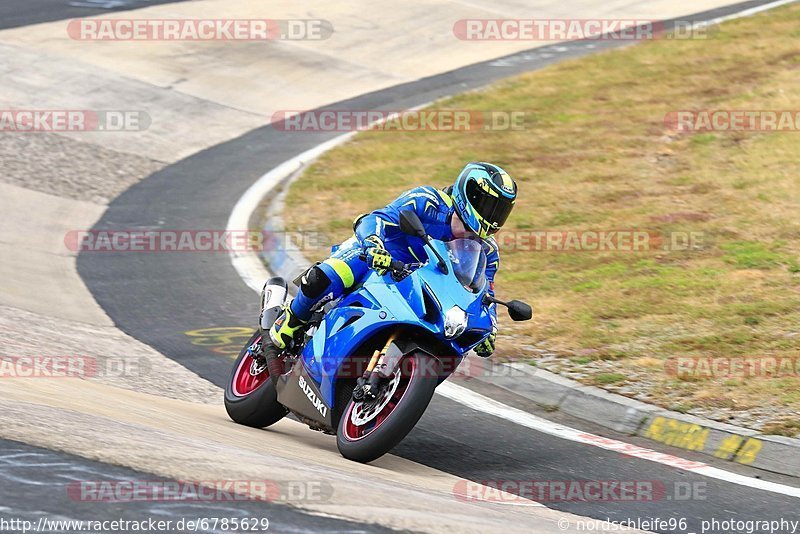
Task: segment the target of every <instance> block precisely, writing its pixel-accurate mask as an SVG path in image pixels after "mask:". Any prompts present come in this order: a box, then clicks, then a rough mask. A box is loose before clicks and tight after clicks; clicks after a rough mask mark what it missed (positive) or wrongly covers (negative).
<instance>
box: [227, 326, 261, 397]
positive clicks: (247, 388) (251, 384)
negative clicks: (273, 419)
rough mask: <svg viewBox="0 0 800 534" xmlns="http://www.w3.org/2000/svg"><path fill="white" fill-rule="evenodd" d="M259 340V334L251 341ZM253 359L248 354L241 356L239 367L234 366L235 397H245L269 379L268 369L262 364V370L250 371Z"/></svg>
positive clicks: (252, 367) (252, 366)
mask: <svg viewBox="0 0 800 534" xmlns="http://www.w3.org/2000/svg"><path fill="white" fill-rule="evenodd" d="M259 341H261V336H259V337H257V338H256V339H255V340H254V341H253V343H258V342H259ZM255 363H256V362H255V360H254V359H253V357H252V356H250V355H249V354H247V355H245V357H244V358H242V361H240V362H239V367H237V368H236V374H234V375H233V384H232V386H233V394H234V395H236V396H237V397H246V396H248V395H249V394H251V393H252V392H254V391H255V390H257V389H258V388H259V387H261V385H262V384H263V383H264V382H266V381H267V380H269V370H268V369H267V366H266V365H264V366H263V370H261V372H259V373H257V374H255V375H254V374H252V373H251V372H250V371H251V369H254V364H255Z"/></svg>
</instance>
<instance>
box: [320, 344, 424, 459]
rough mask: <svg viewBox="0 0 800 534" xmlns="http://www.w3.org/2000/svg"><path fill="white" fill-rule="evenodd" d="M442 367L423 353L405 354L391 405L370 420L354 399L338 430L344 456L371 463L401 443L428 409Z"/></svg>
mask: <svg viewBox="0 0 800 534" xmlns="http://www.w3.org/2000/svg"><path fill="white" fill-rule="evenodd" d="M438 368H439V367H438V362H437V361H436V360H435V359H434V358H432V357H431V356H428V355H427V354H424V353H422V352H417V353H414V354H411V355H408V356H405V357H403V359H402V360H401V361H400V365H399V366H398V373H399V375H397V378H399V382H398V385H397V387H396V389H394V390H393V391H392V393H391V397H390V398H389V400H388V402H387V404H386V405H385V406H384V407H383V408H382V409H380V410H379V411H378V412H377V413H376V414H375V415H374V416H372V418H371V419H369V420H367V421H363V419H364V416H363V413H364V403H355V402H353V400H352V399H350V400H349V401H348V403H347V405H346V407H345V409H344V411H343V414H342V417H341V419H339V426H338V430H337V432H336V445H337V447H338V448H339V452H340V453H341V454H342V456H344V457H345V458H347V459H349V460H354V461H356V462H362V463H366V462H371V461H372V460H375V459H377V458H380V457H381V456H383V455H384V454H386V453H387V452H389V451H390V450H391V449H392V448H394V446H395V445H397V444H398V443H400V441H402V439H403V438H405V437H406V435H407V434H408V433H409V432H411V429H412V428H414V425H416V424H417V421H419V418H420V417H422V414H423V413H425V410H426V409H427V408H428V404H430V402H431V398H432V397H433V392H434V390H435V389H436V384H437V383H438V381H439V377H438ZM390 383H391V381H390ZM354 412H355V415H354Z"/></svg>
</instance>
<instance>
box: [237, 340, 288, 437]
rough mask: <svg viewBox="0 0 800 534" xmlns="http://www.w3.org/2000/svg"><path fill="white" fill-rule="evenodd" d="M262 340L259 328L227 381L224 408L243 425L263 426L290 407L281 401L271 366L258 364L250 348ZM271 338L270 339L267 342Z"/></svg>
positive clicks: (284, 414) (238, 358) (283, 413)
mask: <svg viewBox="0 0 800 534" xmlns="http://www.w3.org/2000/svg"><path fill="white" fill-rule="evenodd" d="M260 340H261V332H260V331H258V330H256V332H255V333H254V334H253V335H252V336H251V337H250V340H249V341H248V342H247V344H246V345H245V346H244V347H243V348H242V350H241V351H240V352H239V356H238V357H237V358H236V362H235V363H234V364H233V370H232V371H231V376H230V378H229V379H228V382H227V383H226V384H225V410H226V411H227V412H228V416H230V418H231V419H232V420H233V421H234V422H236V423H239V424H240V425H245V426H251V427H254V428H264V427H266V426H270V425H274V424H275V423H277V422H278V421H280V420H281V419H283V418H284V417H285V416H286V414H288V413H289V411H288V410H287V409H286V408H285V407H284V406H283V405H282V404H280V403H279V402H278V393H277V391H275V386H273V385H272V380H270V378H269V370H268V369H267V368H266V365H264V368H263V370H261V372H258V373H255V374H254V373H253V372H251V370H252V371H258V370H259V366H258V365H257V364H256V363H255V361H254V360H253V358H252V357H250V355H249V354H248V352H247V348H248V347H249V346H250V345H252V344H253V343H257V342H258V341H260ZM269 342H270V341H269V340H267V343H269Z"/></svg>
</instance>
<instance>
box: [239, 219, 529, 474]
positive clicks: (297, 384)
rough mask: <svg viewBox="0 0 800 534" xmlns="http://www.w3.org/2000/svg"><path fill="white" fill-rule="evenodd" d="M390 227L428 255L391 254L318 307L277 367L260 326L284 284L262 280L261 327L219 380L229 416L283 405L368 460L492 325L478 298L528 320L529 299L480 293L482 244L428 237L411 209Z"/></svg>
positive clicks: (272, 412)
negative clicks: (277, 370) (416, 258)
mask: <svg viewBox="0 0 800 534" xmlns="http://www.w3.org/2000/svg"><path fill="white" fill-rule="evenodd" d="M400 227H401V230H402V231H403V232H405V233H407V234H411V235H416V236H418V237H420V238H422V239H424V240H425V242H426V251H427V253H428V261H427V262H425V263H417V264H404V263H402V262H393V263H392V266H391V269H390V271H389V272H388V273H387V274H385V275H383V276H381V275H379V274H378V273H376V272H374V271H373V272H371V273H370V274H368V275H367V276H366V278H365V279H364V280H363V282H362V283H361V284H360V285H358V286H356V287H354V288H353V289H352V290H351V291H350V292H349V293H347V294H345V295H344V296H342V297H341V298H340V299H338V300H337V301H335V302H331V303H329V304H328V305H326V307H325V309H324V310H322V311H320V312H318V313H317V314H315V316H314V317H313V318H312V320H311V323H310V326H309V328H308V330H307V331H306V332H305V333H304V334H303V336H302V337H303V339H296V340H295V342H294V343H293V344H292V345H291V346H290V347H289V348H288V349H287V350H286V351H284V353H283V354H282V355H281V356H280V358H281V362H282V363H283V369H284V373H283V374H280V375H279V376H270V373H269V369H268V365H267V362H266V361H265V358H264V357H263V356H262V351H261V344H262V342H264V341H262V334H261V333H262V332H267V331H268V329H269V327H270V326H271V325H272V323H273V322H274V321H275V319H276V318H277V316H278V314H279V313H280V308H281V306H282V305H283V304H284V302H285V301H286V298H287V289H288V286H287V284H286V282H285V281H284V280H283V279H282V278H272V279H270V280H269V281H268V282H267V283H266V284H265V286H264V290H263V291H262V295H261V305H262V314H261V328H260V329H259V330H258V331H256V333H255V334H253V337H252V338H251V339H250V340H249V342H248V344H247V345H246V346H245V347H244V348H243V349H242V351H241V352H240V354H239V356H238V358H237V359H236V362H235V364H234V366H233V371H232V373H231V377H230V380H228V383H227V386H226V388H225V408H226V409H227V412H228V415H229V416H230V417H231V419H233V420H234V421H235V422H237V423H240V424H243V425H247V426H252V427H257V428H263V427H266V426H269V425H272V424H274V423H276V422H277V421H279V420H280V419H282V418H283V417H285V416H286V415H288V414H289V413H290V412H291V413H292V414H293V415H294V416H295V417H296V418H297V419H299V420H300V421H301V422H303V423H305V424H307V425H308V426H309V427H310V428H312V429H314V430H321V431H323V432H326V433H328V434H336V437H337V445H338V447H339V452H341V454H342V455H343V456H344V457H345V458H349V459H351V460H355V461H358V462H369V461H372V460H374V459H376V458H379V457H380V456H382V455H384V454H386V453H387V452H389V450H391V449H392V448H393V447H394V446H395V445H397V444H398V443H399V442H400V441H401V440H402V439H403V438H404V437H405V436H406V435H407V434H408V433H409V432H410V431H411V429H412V428H414V425H415V424H416V423H417V421H418V420H419V418H420V417H421V416H422V414H423V413H424V412H425V409H426V408H427V407H428V404H429V403H430V400H431V398H432V397H433V393H434V390H435V389H436V386H437V385H438V384H440V383H441V382H442V381H444V380H445V379H446V378H447V377H448V376H449V375H450V374H451V373H452V372H453V371H455V370H456V368H457V367H458V365H459V363H461V360H462V359H463V358H464V356H465V355H466V353H467V352H468V351H469V350H470V349H472V348H473V347H475V346H476V345H477V344H478V343H480V342H481V341H483V339H484V338H485V337H486V336H487V335H488V334H489V333H490V332H491V330H492V328H493V327H494V324H493V320H492V316H491V315H490V314H489V312H488V310H487V305H489V304H492V303H495V304H502V305H504V306H507V307H508V311H509V315H510V316H511V318H512V319H513V320H515V321H524V320H528V319H530V318H531V309H530V306H528V305H527V304H525V303H523V302H520V301H510V302H502V301H499V300H497V299H495V298H494V297H492V296H490V295H489V294H488V293H487V290H488V283H487V281H486V277H485V270H486V254H485V253H484V251H483V247H482V245H481V243H480V242H478V241H473V240H466V239H457V240H453V241H449V242H443V241H436V240H433V239H431V238H430V237H429V236H427V235H426V234H425V230H424V227H423V225H422V223H421V222H420V220H419V218H418V217H417V216H416V214H415V213H413V212H411V211H403V212H401V220H400ZM265 342H267V343H269V342H270V341H269V340H266V341H265ZM273 368H274V367H273Z"/></svg>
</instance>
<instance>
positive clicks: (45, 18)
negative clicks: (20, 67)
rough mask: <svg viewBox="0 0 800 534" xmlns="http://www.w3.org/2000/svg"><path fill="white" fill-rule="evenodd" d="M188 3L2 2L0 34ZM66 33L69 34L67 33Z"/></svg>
mask: <svg viewBox="0 0 800 534" xmlns="http://www.w3.org/2000/svg"><path fill="white" fill-rule="evenodd" d="M185 1H186V0H3V1H2V2H0V30H5V29H8V28H18V27H21V26H29V25H31V24H40V23H42V22H52V21H54V20H63V19H71V18H80V17H91V16H96V15H102V14H103V13H113V12H114V11H126V10H130V9H137V8H142V7H147V6H153V5H157V4H171V3H174V2H185ZM65 31H66V30H65Z"/></svg>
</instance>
